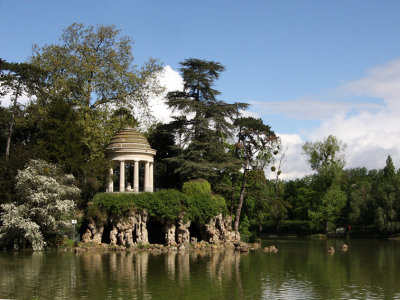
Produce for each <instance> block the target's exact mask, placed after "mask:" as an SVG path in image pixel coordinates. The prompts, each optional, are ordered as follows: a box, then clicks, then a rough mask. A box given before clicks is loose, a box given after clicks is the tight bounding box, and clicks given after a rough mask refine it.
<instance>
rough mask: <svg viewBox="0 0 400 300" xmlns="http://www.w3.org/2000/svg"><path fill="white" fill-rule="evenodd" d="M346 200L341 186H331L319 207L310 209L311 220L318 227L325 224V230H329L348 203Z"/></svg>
mask: <svg viewBox="0 0 400 300" xmlns="http://www.w3.org/2000/svg"><path fill="white" fill-rule="evenodd" d="M346 200H347V196H346V194H345V193H344V192H343V191H341V190H340V189H339V187H337V186H334V187H331V188H330V189H329V190H328V191H327V192H326V193H325V194H324V196H323V197H322V199H321V203H319V205H318V206H317V208H316V209H315V210H309V211H308V214H309V216H310V219H311V221H312V222H313V224H315V225H316V226H317V227H319V226H318V225H325V231H326V232H328V229H329V226H330V225H334V224H335V221H336V219H337V218H338V216H339V214H340V212H341V210H342V209H343V207H344V206H345V205H346Z"/></svg>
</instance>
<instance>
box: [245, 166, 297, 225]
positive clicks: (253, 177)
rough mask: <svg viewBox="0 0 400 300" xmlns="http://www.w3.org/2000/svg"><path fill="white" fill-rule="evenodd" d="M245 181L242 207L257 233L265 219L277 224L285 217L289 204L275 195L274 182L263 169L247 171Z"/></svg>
mask: <svg viewBox="0 0 400 300" xmlns="http://www.w3.org/2000/svg"><path fill="white" fill-rule="evenodd" d="M247 182H248V186H247V189H246V195H245V201H244V205H243V209H244V212H245V214H246V216H247V217H248V218H249V219H250V223H251V225H253V226H256V227H257V228H258V232H259V233H261V231H262V225H263V223H264V222H266V221H267V220H272V221H273V222H274V224H277V223H278V221H279V220H281V219H284V218H286V216H287V212H288V210H287V209H288V208H289V207H290V205H289V204H288V202H286V201H285V200H283V199H282V198H281V197H279V196H277V195H276V184H275V182H273V181H268V180H267V179H266V178H265V173H264V171H263V170H252V171H250V172H248V180H247ZM239 228H240V226H239Z"/></svg>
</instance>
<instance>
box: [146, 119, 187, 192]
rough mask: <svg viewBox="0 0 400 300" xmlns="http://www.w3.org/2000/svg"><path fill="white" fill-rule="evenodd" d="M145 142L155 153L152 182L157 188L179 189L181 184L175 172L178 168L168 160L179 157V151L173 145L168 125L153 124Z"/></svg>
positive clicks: (171, 129) (173, 141)
mask: <svg viewBox="0 0 400 300" xmlns="http://www.w3.org/2000/svg"><path fill="white" fill-rule="evenodd" d="M147 140H148V141H149V143H150V145H151V147H152V148H153V149H155V150H156V151H157V153H156V156H155V157H154V182H156V184H157V187H158V188H179V187H180V186H181V185H182V183H181V181H180V178H179V176H178V174H175V170H176V169H177V168H178V167H179V166H178V165H176V164H174V163H173V162H171V161H170V160H169V158H171V157H175V156H178V155H180V151H181V149H180V148H179V147H177V145H176V144H175V136H174V134H173V128H171V125H170V124H161V123H158V124H154V125H153V126H151V127H150V128H149V130H148V133H147Z"/></svg>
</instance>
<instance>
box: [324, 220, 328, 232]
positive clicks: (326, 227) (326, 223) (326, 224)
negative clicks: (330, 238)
mask: <svg viewBox="0 0 400 300" xmlns="http://www.w3.org/2000/svg"><path fill="white" fill-rule="evenodd" d="M325 234H328V221H327V220H326V221H325Z"/></svg>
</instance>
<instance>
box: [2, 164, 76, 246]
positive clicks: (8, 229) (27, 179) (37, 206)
mask: <svg viewBox="0 0 400 300" xmlns="http://www.w3.org/2000/svg"><path fill="white" fill-rule="evenodd" d="M17 193H18V197H19V200H18V202H17V203H8V204H2V205H1V209H2V212H1V214H0V220H1V226H0V241H1V243H2V245H3V246H4V247H13V248H14V249H19V248H25V247H32V248H33V250H43V248H44V247H45V245H46V242H48V241H51V240H52V239H54V238H55V237H57V236H59V235H61V234H62V231H64V230H68V229H69V228H70V227H71V216H72V214H73V212H74V208H75V204H74V199H76V198H77V197H79V193H80V191H79V189H78V188H77V187H76V186H75V185H74V177H73V176H72V175H65V174H64V173H63V172H62V171H61V170H60V168H59V167H57V166H56V165H53V164H49V163H46V162H45V161H42V160H31V161H30V162H29V164H28V165H27V166H26V168H25V169H24V170H22V171H19V172H18V175H17Z"/></svg>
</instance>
